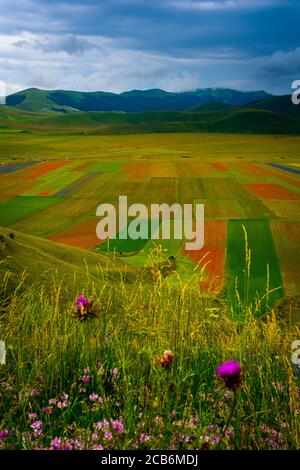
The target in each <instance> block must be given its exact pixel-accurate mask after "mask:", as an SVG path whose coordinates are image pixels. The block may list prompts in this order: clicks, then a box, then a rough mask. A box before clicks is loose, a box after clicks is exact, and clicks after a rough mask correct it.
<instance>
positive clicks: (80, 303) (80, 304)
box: [76, 295, 92, 309]
mask: <svg viewBox="0 0 300 470" xmlns="http://www.w3.org/2000/svg"><path fill="white" fill-rule="evenodd" d="M91 306H92V302H90V301H89V300H88V299H87V298H86V297H84V295H79V296H78V298H77V303H76V307H77V308H79V309H80V308H85V309H88V308H90V307H91Z"/></svg>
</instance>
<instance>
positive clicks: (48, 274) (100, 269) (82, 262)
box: [0, 227, 137, 292]
mask: <svg viewBox="0 0 300 470" xmlns="http://www.w3.org/2000/svg"><path fill="white" fill-rule="evenodd" d="M125 271H126V273H127V274H126V279H127V281H130V280H133V279H134V278H135V272H137V271H135V270H134V268H133V267H131V266H129V265H125V263H124V262H122V261H121V260H118V259H112V258H109V261H108V259H107V256H106V255H103V254H98V253H93V252H90V251H87V250H81V249H79V248H72V247H69V246H65V245H61V244H59V243H55V242H52V241H50V240H45V239H42V238H38V237H34V236H32V235H25V234H23V233H20V232H17V231H15V230H13V231H12V230H9V229H6V228H3V227H0V279H1V285H2V288H3V285H4V284H5V282H4V279H5V278H6V279H7V280H8V282H7V283H8V290H11V289H13V288H15V287H16V286H17V285H18V284H19V282H20V279H21V277H22V276H23V273H24V272H25V278H24V279H25V280H24V283H25V285H32V283H33V282H34V283H37V284H40V285H44V286H49V287H50V286H51V285H52V284H53V280H54V279H55V280H56V281H57V282H59V283H61V284H62V285H66V286H68V287H69V288H72V289H73V290H74V291H75V292H76V291H79V290H80V289H83V288H84V287H85V286H86V284H87V283H90V282H94V283H98V284H99V283H100V282H104V281H105V280H106V281H107V280H111V281H113V279H116V278H118V279H119V278H120V272H122V273H125ZM72 286H73V287H72Z"/></svg>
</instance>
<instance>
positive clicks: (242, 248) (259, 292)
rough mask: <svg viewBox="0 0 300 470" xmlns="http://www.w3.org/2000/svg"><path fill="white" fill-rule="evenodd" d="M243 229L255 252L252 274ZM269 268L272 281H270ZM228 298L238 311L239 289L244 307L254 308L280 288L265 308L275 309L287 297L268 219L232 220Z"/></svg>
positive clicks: (229, 241)
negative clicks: (259, 300) (257, 300)
mask: <svg viewBox="0 0 300 470" xmlns="http://www.w3.org/2000/svg"><path fill="white" fill-rule="evenodd" d="M243 226H244V227H245V229H246V232H247V237H248V249H249V250H251V263H250V274H249V276H247V275H246V274H245V272H247V269H246V243H245V234H244V230H243ZM268 266H269V281H268ZM226 277H227V280H228V283H227V289H226V290H227V295H228V299H229V302H230V303H231V305H232V306H233V307H234V308H235V309H238V302H237V297H236V288H237V291H238V293H239V296H240V299H241V301H242V303H243V304H244V305H250V304H252V305H254V303H255V299H257V298H258V299H261V298H262V297H263V296H264V294H265V293H266V291H267V286H268V284H269V289H268V290H271V289H275V288H279V289H278V290H277V291H275V292H273V293H271V294H269V296H268V297H267V298H265V299H264V300H263V301H262V305H261V306H262V309H265V308H266V307H267V306H269V307H272V306H273V305H274V304H275V302H276V301H277V300H278V299H280V298H281V297H282V296H283V287H282V285H283V281H282V277H281V271H280V267H279V262H278V258H277V253H276V250H275V245H274V241H273V237H272V233H271V230H270V227H269V222H268V221H267V220H259V219H257V220H229V223H228V240H227V263H226Z"/></svg>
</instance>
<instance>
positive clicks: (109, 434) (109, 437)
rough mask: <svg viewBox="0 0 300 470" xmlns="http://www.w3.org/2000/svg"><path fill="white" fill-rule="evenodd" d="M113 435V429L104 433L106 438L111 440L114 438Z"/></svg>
mask: <svg viewBox="0 0 300 470" xmlns="http://www.w3.org/2000/svg"><path fill="white" fill-rule="evenodd" d="M112 437H113V435H112V432H111V431H105V433H104V439H105V440H106V441H110V440H111V439H112Z"/></svg>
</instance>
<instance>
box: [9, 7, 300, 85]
mask: <svg viewBox="0 0 300 470" xmlns="http://www.w3.org/2000/svg"><path fill="white" fill-rule="evenodd" d="M299 25H300V1H299V0H86V1H78V0H72V1H71V0H13V1H12V0H0V81H2V83H4V84H5V86H6V94H10V93H13V92H15V91H19V90H22V89H25V88H30V87H38V88H43V89H64V90H81V91H95V90H103V91H112V92H117V93H120V92H122V91H126V90H131V89H149V88H162V89H164V90H167V91H174V92H179V91H190V90H195V89H197V88H206V87H228V88H236V89H240V90H262V89H264V90H266V91H269V92H271V93H274V94H284V93H290V92H291V83H292V82H293V81H294V80H297V79H300V34H299ZM0 91H1V90H0ZM0 94H1V93H0Z"/></svg>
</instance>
